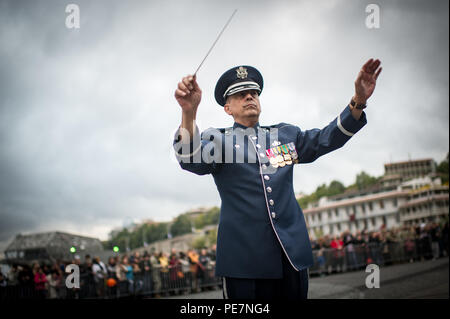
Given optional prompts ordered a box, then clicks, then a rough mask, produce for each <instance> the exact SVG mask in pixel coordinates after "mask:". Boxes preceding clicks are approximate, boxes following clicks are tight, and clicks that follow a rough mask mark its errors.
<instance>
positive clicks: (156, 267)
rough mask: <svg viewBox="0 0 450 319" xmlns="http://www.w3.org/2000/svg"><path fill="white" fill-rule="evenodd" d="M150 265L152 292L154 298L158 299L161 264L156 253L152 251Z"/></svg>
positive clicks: (160, 286)
mask: <svg viewBox="0 0 450 319" xmlns="http://www.w3.org/2000/svg"><path fill="white" fill-rule="evenodd" d="M150 264H151V269H152V280H153V292H154V296H155V298H159V297H160V294H161V289H162V283H161V264H160V263H159V259H158V253H157V252H156V251H154V252H153V253H152V254H151V256H150Z"/></svg>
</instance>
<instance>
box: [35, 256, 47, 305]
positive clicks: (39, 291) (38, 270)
mask: <svg viewBox="0 0 450 319" xmlns="http://www.w3.org/2000/svg"><path fill="white" fill-rule="evenodd" d="M33 272H34V290H35V292H36V296H37V298H38V299H45V298H47V277H46V276H45V273H44V269H43V268H42V267H40V266H39V264H35V265H34V267H33Z"/></svg>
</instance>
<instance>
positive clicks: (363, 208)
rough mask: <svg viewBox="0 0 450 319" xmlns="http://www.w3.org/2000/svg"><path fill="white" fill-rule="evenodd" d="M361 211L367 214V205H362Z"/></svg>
mask: <svg viewBox="0 0 450 319" xmlns="http://www.w3.org/2000/svg"><path fill="white" fill-rule="evenodd" d="M361 210H362V211H363V213H365V212H366V205H365V204H364V203H362V204H361Z"/></svg>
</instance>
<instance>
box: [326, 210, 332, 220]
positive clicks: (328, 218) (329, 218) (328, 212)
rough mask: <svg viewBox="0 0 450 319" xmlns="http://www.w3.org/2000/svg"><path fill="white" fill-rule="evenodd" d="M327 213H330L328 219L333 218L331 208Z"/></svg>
mask: <svg viewBox="0 0 450 319" xmlns="http://www.w3.org/2000/svg"><path fill="white" fill-rule="evenodd" d="M327 214H328V219H330V218H331V211H330V210H329V211H328V212H327Z"/></svg>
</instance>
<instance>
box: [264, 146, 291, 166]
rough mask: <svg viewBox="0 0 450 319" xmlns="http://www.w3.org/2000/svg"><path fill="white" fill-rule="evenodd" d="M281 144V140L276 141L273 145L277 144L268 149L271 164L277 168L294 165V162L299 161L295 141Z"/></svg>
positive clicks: (267, 153)
mask: <svg viewBox="0 0 450 319" xmlns="http://www.w3.org/2000/svg"><path fill="white" fill-rule="evenodd" d="M280 144H281V143H280V142H278V141H275V142H274V143H273V144H272V146H274V145H276V146H275V147H272V148H270V149H268V150H266V155H267V157H268V158H269V162H270V165H272V166H273V167H275V168H277V167H284V166H286V165H292V163H294V164H296V163H298V154H297V150H296V149H295V144H294V143H293V142H291V143H288V144H283V145H280Z"/></svg>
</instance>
